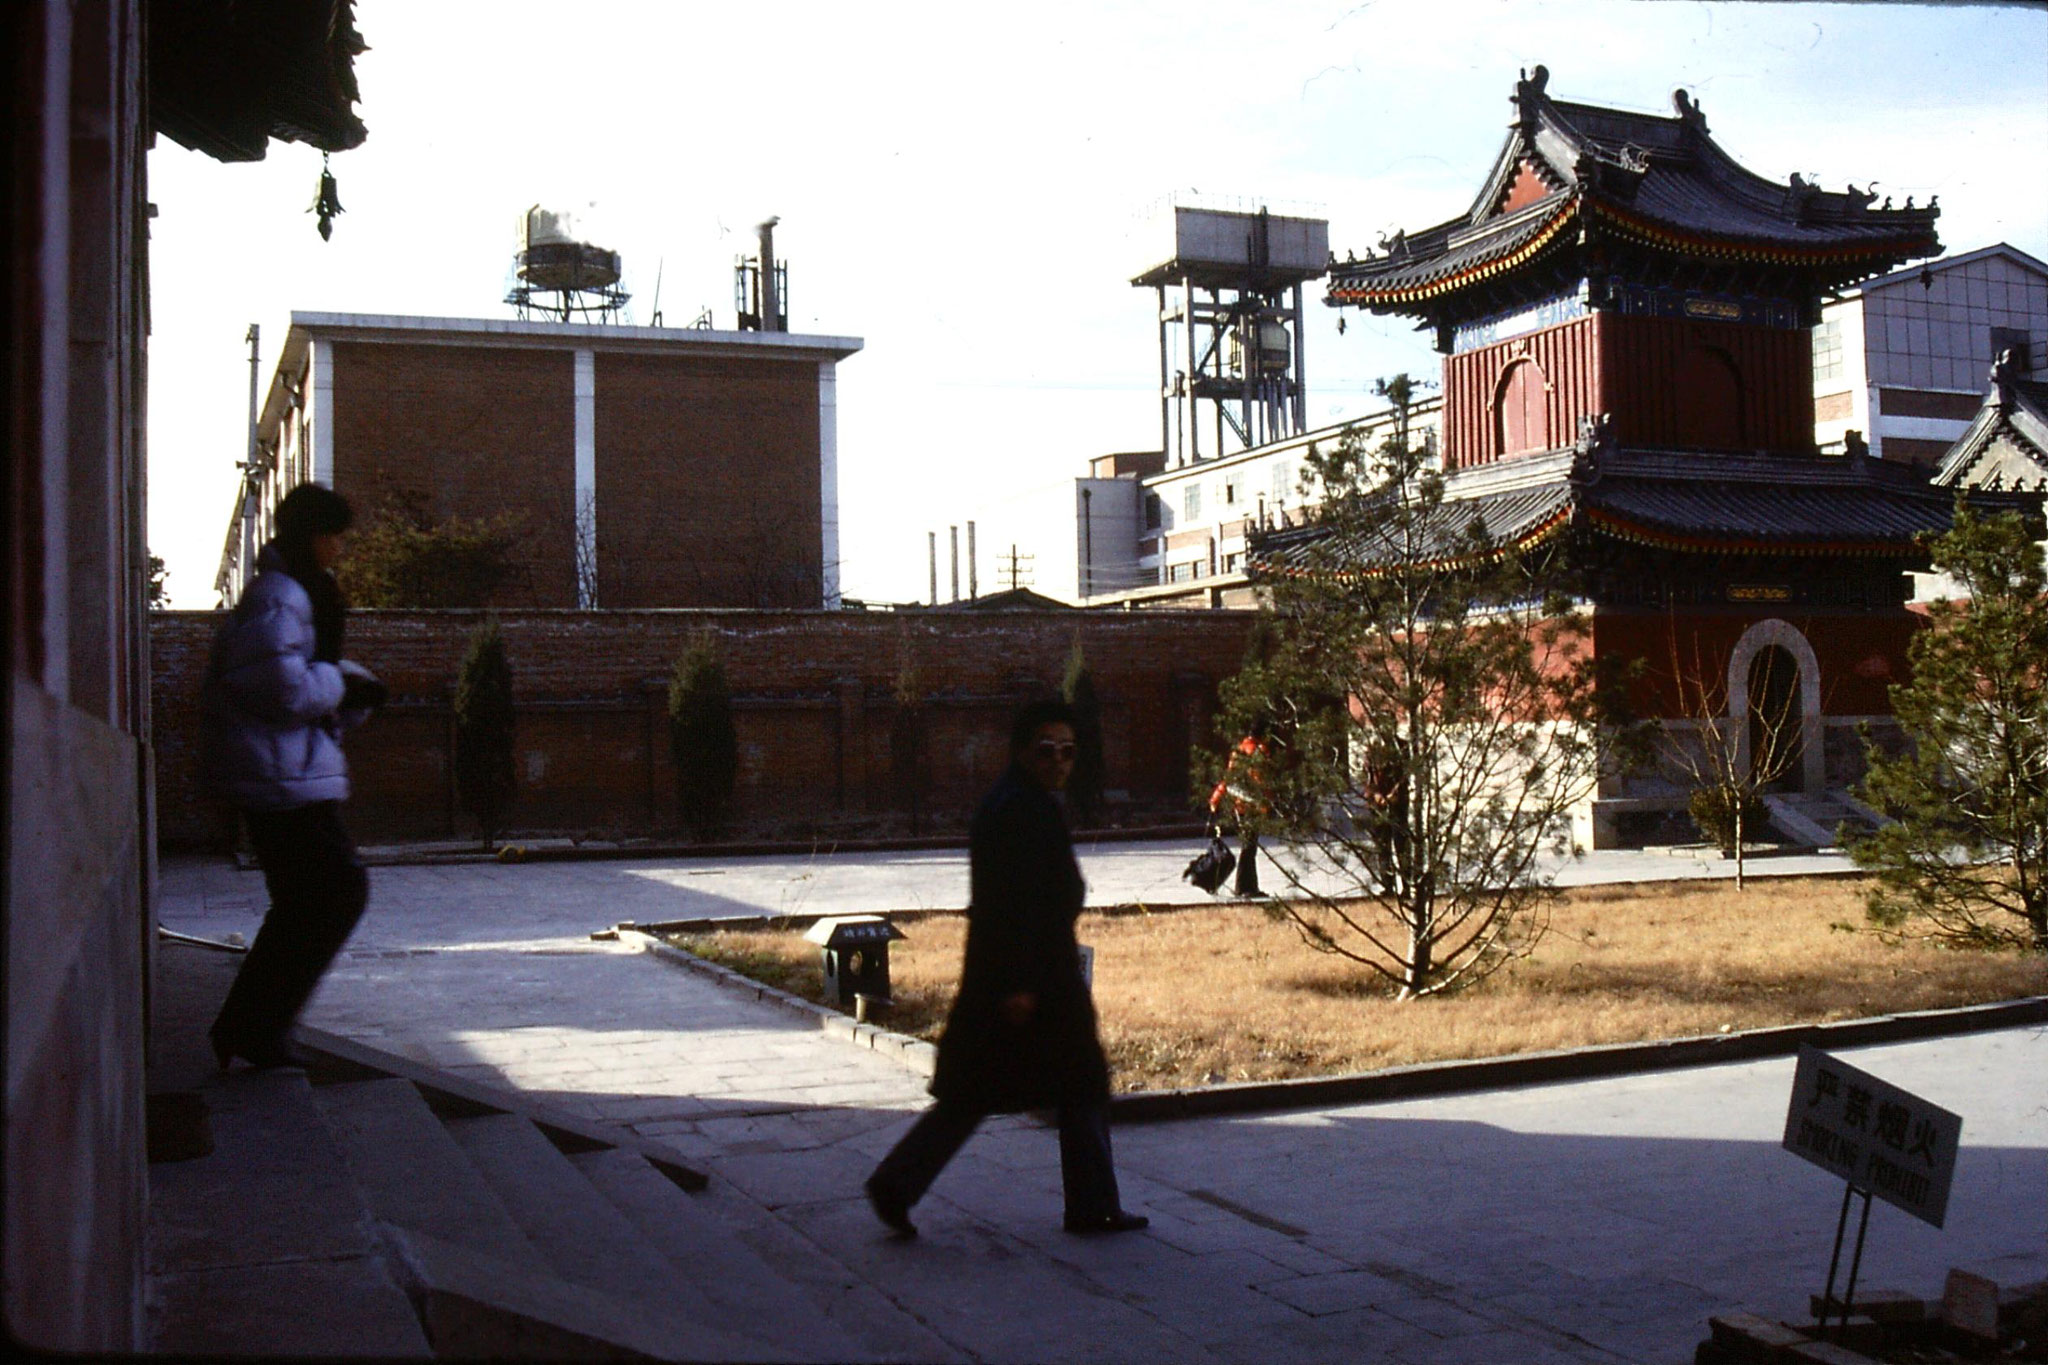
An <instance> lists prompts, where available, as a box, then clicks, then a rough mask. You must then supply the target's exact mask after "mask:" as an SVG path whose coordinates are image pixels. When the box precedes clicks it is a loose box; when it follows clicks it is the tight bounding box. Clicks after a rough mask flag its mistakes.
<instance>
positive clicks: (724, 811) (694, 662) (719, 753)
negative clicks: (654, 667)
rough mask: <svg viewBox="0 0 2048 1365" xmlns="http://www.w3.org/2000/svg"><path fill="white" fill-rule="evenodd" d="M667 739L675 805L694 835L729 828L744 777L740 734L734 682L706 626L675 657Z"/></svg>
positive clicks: (708, 834) (703, 835)
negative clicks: (736, 728) (736, 724)
mask: <svg viewBox="0 0 2048 1365" xmlns="http://www.w3.org/2000/svg"><path fill="white" fill-rule="evenodd" d="M668 745H669V754H670V756H671V757H672V758H673V759H674V760H675V769H676V809H677V811H678V812H679V813H680V815H681V816H682V822H683V824H684V826H685V827H686V828H688V830H689V831H690V835H691V837H692V838H694V839H697V840H699V841H702V840H706V839H710V838H712V837H713V836H714V835H716V834H717V833H718V832H719V831H720V830H721V829H723V828H724V826H725V823H726V820H727V818H728V816H729V815H730V812H731V807H732V794H733V790H734V788H735V787H736V786H737V785H738V782H739V766H740V760H739V736H738V734H737V733H736V732H735V731H734V729H733V721H732V688H731V685H730V684H729V683H728V682H727V681H726V676H725V665H724V663H723V662H721V661H720V659H719V656H718V642H717V641H716V640H715V639H714V638H713V637H712V636H711V635H710V634H709V633H708V632H707V633H705V634H703V635H700V636H698V637H697V638H696V640H694V641H693V642H692V643H691V645H690V648H689V650H688V652H687V653H685V654H684V655H683V657H682V658H680V659H678V660H676V664H675V670H674V672H673V673H672V674H671V675H670V677H669V684H668Z"/></svg>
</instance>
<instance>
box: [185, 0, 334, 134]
mask: <svg viewBox="0 0 2048 1365" xmlns="http://www.w3.org/2000/svg"><path fill="white" fill-rule="evenodd" d="M148 23H149V64H148V73H149V108H150V120H151V123H152V125H153V127H154V129H155V131H157V132H159V133H162V134H163V135H164V136H165V137H168V138H170V139H171V140H172V141H174V142H179V143H182V144H184V145H185V146H187V147H190V148H192V149H193V150H194V151H198V152H204V153H205V154H206V155H208V156H210V157H214V158H215V159H217V160H220V161H261V160H262V159H263V156H264V153H265V152H266V151H267V150H268V148H269V145H270V139H272V138H278V139H280V140H282V141H286V142H304V143H309V144H311V145H312V146H315V147H318V148H319V149H320V150H322V151H326V152H340V151H346V150H348V149H349V148H351V147H355V146H359V145H360V144H361V143H362V141H363V139H364V138H365V137H366V136H368V130H367V129H366V128H365V127H364V126H363V122H362V120H361V119H359V118H357V117H356V114H355V102H356V100H357V98H358V91H357V87H356V76H355V59H356V56H357V54H359V53H361V52H363V51H364V50H365V47H364V44H363V40H362V37H361V35H360V34H358V33H357V32H356V27H355V4H354V0H149V16H148Z"/></svg>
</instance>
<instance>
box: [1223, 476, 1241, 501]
mask: <svg viewBox="0 0 2048 1365" xmlns="http://www.w3.org/2000/svg"><path fill="white" fill-rule="evenodd" d="M1243 501H1244V475H1242V474H1232V475H1231V476H1230V477H1229V478H1227V479H1225V480H1224V481H1223V505H1224V506H1226V507H1235V506H1237V505H1238V504H1239V503H1241V502H1243Z"/></svg>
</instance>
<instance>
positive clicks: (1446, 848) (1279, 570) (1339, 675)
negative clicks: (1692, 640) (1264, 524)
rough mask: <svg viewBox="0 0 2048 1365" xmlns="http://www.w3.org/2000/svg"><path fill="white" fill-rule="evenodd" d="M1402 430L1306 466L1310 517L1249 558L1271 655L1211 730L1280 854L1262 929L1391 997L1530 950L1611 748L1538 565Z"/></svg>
mask: <svg viewBox="0 0 2048 1365" xmlns="http://www.w3.org/2000/svg"><path fill="white" fill-rule="evenodd" d="M1388 388H1389V391H1390V392H1389V396H1390V397H1394V398H1395V399H1396V402H1397V403H1398V402H1400V401H1401V395H1405V385H1397V384H1394V383H1391V382H1390V384H1389V386H1388ZM1404 427H1405V424H1398V425H1397V428H1396V430H1395V432H1394V434H1393V435H1391V436H1390V437H1389V438H1388V439H1387V440H1386V441H1385V443H1383V444H1382V445H1380V446H1379V447H1378V448H1377V449H1372V450H1368V449H1366V448H1364V442H1363V441H1362V440H1360V439H1357V438H1356V437H1353V438H1349V439H1346V440H1345V441H1343V442H1342V443H1340V444H1339V445H1338V446H1337V447H1336V448H1335V449H1327V450H1318V451H1315V452H1313V453H1311V455H1310V456H1309V457H1308V464H1309V477H1310V478H1312V479H1313V481H1314V484H1315V489H1314V491H1315V494H1316V497H1317V501H1318V503H1319V511H1318V514H1317V519H1316V521H1315V523H1314V524H1313V525H1312V526H1311V527H1310V528H1308V529H1307V530H1305V531H1301V532H1289V533H1281V534H1280V535H1278V536H1276V537H1273V538H1271V539H1270V540H1268V541H1267V542H1266V543H1265V544H1264V545H1263V546H1262V547H1261V551H1260V554H1259V556H1258V558H1257V560H1256V561H1255V565H1254V573H1255V576H1256V578H1257V580H1258V581H1259V582H1261V583H1262V584H1263V585H1264V587H1265V588H1266V590H1267V594H1268V597H1269V605H1268V606H1267V607H1266V608H1265V610H1266V611H1267V612H1268V614H1269V625H1270V638H1271V641H1272V644H1271V647H1270V649H1268V650H1266V651H1263V652H1261V653H1260V654H1258V655H1255V656H1254V657H1253V658H1252V659H1250V660H1249V661H1248V662H1247V663H1246V665H1245V667H1244V669H1243V670H1242V671H1241V672H1240V673H1239V674H1237V675H1236V677H1234V678H1232V679H1230V680H1229V681H1227V682H1226V684H1225V686H1224V689H1223V693H1224V696H1223V699H1224V714H1223V716H1222V718H1221V720H1220V733H1222V734H1224V735H1226V736H1229V737H1230V738H1232V739H1234V738H1235V737H1236V736H1238V735H1241V734H1249V733H1253V732H1254V730H1255V729H1258V728H1259V727H1260V726H1263V733H1264V734H1265V735H1266V736H1267V737H1268V744H1269V746H1270V750H1271V758H1270V760H1269V761H1267V762H1264V763H1262V764H1260V765H1259V766H1258V768H1257V777H1256V781H1257V784H1258V786H1259V788H1260V790H1259V791H1258V792H1257V793H1255V796H1256V798H1257V799H1255V800H1253V801H1249V802H1247V803H1246V806H1247V810H1248V811H1250V812H1251V814H1250V818H1249V819H1248V822H1247V823H1248V824H1250V825H1253V826H1255V827H1256V832H1257V833H1258V834H1259V835H1260V836H1261V838H1262V840H1264V841H1265V842H1266V844H1267V847H1269V848H1272V847H1274V845H1275V844H1278V845H1279V846H1281V848H1282V849H1283V850H1284V852H1282V854H1281V856H1278V857H1276V858H1274V859H1273V860H1272V865H1273V867H1274V868H1275V870H1276V871H1277V872H1278V873H1279V875H1280V876H1281V877H1283V878H1284V879H1285V881H1286V883H1287V890H1286V891H1285V892H1284V893H1283V894H1282V895H1280V896H1279V897H1276V898H1275V899H1274V900H1273V901H1272V902H1271V903H1270V907H1269V913H1272V914H1274V915H1276V916H1278V917H1282V918H1285V919H1286V920H1288V921H1289V922H1290V923H1292V924H1293V926H1294V927H1295V928H1296V929H1297V930H1298V931H1299V932H1300V934H1301V936H1302V938H1303V940H1304V941H1305V942H1306V943H1307V944H1308V945H1309V946H1310V947H1312V948H1315V949H1317V950H1318V951H1321V952H1325V953H1329V954H1332V955H1334V956H1337V957H1341V958H1344V959H1346V960H1347V961H1350V962H1353V963H1356V964H1357V965H1358V966H1359V967H1360V968H1361V969H1363V970H1364V971H1365V972H1367V973H1368V974H1370V975H1371V976H1374V977H1377V978H1379V979H1380V980H1382V981H1384V982H1385V983H1386V984H1387V985H1388V986H1389V987H1390V988H1391V989H1392V990H1393V992H1394V993H1395V995H1396V996H1397V998H1400V999H1404V1000H1408V999H1416V998H1419V997H1423V996H1429V995H1434V994H1437V993H1440V992H1443V991H1448V990H1451V989H1454V988H1457V987H1459V986H1462V985H1465V984H1468V983H1470V982H1472V981H1476V980H1478V979H1480V978H1482V977H1484V976H1486V975H1487V974H1489V973H1490V972H1492V971H1494V970H1496V969H1498V968H1499V967H1501V966H1503V965H1504V964H1506V963H1508V962H1511V961H1513V960H1514V959H1516V958H1517V957H1521V956H1525V955H1527V953H1528V952H1529V951H1530V950H1531V949H1532V948H1533V947H1534V945H1535V943H1536V942H1537V941H1538V939H1540V938H1541V936H1542V934H1543V931H1544V929H1545V928H1546V927H1547V925H1548V911H1549V907H1550V905H1551V903H1552V900H1553V898H1554V896H1555V890H1554V887H1553V885H1552V875H1551V873H1550V871H1549V870H1548V869H1547V867H1546V864H1545V855H1546V854H1557V853H1563V852H1568V851H1570V850H1572V849H1573V841H1572V835H1571V817H1572V814H1573V812H1574V810H1575V809H1576V808H1578V807H1579V806H1580V805H1581V803H1582V802H1584V801H1585V800H1587V799H1588V798H1589V797H1590V796H1591V794H1592V792H1593V790H1594V788H1595V786H1596V784H1597V782H1598V779H1599V777H1600V775H1601V773H1602V771H1603V767H1604V766H1606V765H1608V764H1609V763H1610V762H1612V761H1614V760H1615V758H1616V756H1617V755H1618V753H1619V749H1618V747H1617V745H1616V744H1615V743H1614V740H1615V738H1616V736H1617V734H1618V733H1619V732H1618V731H1617V729H1616V728H1614V727H1612V726H1610V725H1608V724H1607V723H1605V722H1606V721H1607V720H1608V719H1609V717H1608V716H1607V715H1606V713H1605V710H1604V707H1605V703H1606V701H1607V699H1608V698H1609V697H1610V696H1611V695H1612V693H1611V690H1603V689H1601V688H1600V687H1599V686H1597V685H1596V683H1597V679H1596V676H1595V670H1594V667H1593V665H1592V661H1591V660H1590V659H1589V658H1588V654H1589V651H1588V650H1586V649H1585V648H1584V626H1583V622H1582V621H1581V620H1580V619H1579V617H1578V616H1577V615H1576V614H1575V613H1574V612H1573V611H1572V609H1571V607H1570V604H1569V603H1568V602H1567V601H1566V600H1564V599H1563V598H1562V596H1560V595H1559V594H1556V593H1554V592H1551V591H1549V590H1548V584H1547V573H1546V568H1545V565H1544V564H1542V563H1541V562H1533V561H1531V560H1528V559H1525V558H1524V557H1522V556H1521V555H1518V554H1516V553H1515V552H1514V551H1513V549H1512V548H1511V547H1509V546H1505V545H1502V544H1499V543H1497V542H1496V541H1494V539H1493V538H1492V536H1491V535H1490V533H1489V532H1488V530H1487V528H1486V526H1485V525H1484V523H1483V522H1482V521H1480V520H1478V519H1476V518H1473V517H1471V516H1470V514H1469V513H1467V512H1465V511H1464V510H1463V509H1460V508H1458V507H1457V506H1456V505H1455V504H1447V503H1445V501H1444V489H1443V481H1442V478H1441V476H1439V475H1438V474H1437V473H1436V471H1435V469H1434V468H1433V462H1432V461H1431V460H1429V459H1428V458H1427V456H1426V453H1425V452H1424V451H1422V450H1420V449H1416V448H1414V447H1412V446H1411V445H1410V443H1409V441H1408V440H1407V439H1405V436H1404ZM1207 758H1208V765H1209V768H1210V771H1211V773H1212V778H1211V780H1214V777H1213V774H1217V773H1220V772H1221V771H1222V766H1223V762H1224V756H1223V755H1221V754H1217V755H1209V756H1207Z"/></svg>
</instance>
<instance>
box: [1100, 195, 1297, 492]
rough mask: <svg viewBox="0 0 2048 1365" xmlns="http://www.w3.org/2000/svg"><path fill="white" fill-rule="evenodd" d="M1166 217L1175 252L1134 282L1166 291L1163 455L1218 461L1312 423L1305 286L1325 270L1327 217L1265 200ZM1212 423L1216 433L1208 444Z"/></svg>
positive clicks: (1179, 208)
mask: <svg viewBox="0 0 2048 1365" xmlns="http://www.w3.org/2000/svg"><path fill="white" fill-rule="evenodd" d="M1169 216H1170V221H1171V224H1172V239H1171V243H1170V245H1169V246H1168V248H1167V249H1168V251H1169V254H1168V255H1167V256H1166V257H1165V259H1164V260H1161V261H1160V263H1159V264H1157V265H1154V266H1152V267H1151V268H1150V269H1147V270H1146V271H1144V272H1143V273H1142V274H1140V275H1138V276H1137V277H1136V278H1134V279H1133V280H1132V281H1131V283H1132V284H1133V285H1134V286H1136V287H1138V288H1150V289H1152V290H1154V291H1155V292H1156V294H1157V297H1158V303H1159V440H1160V449H1161V450H1163V451H1164V452H1165V454H1166V460H1167V463H1168V464H1169V465H1171V466H1179V465H1185V464H1192V463H1194V462H1196V461H1198V460H1204V459H1215V458H1217V457H1219V456H1222V455H1229V454H1233V453H1235V452H1236V451H1238V450H1246V449H1250V448H1251V447H1253V446H1261V445H1266V444H1268V443H1269V442H1272V441H1278V440H1284V439H1286V438H1287V437H1289V436H1296V435H1299V434H1301V433H1302V432H1303V431H1306V430H1307V429H1308V392H1307V373H1308V371H1307V365H1306V362H1305V357H1304V355H1303V350H1304V347H1303V328H1302V311H1301V287H1302V285H1303V283H1304V282H1306V281H1308V280H1313V279H1316V278H1318V277H1320V276H1321V275H1322V274H1323V273H1324V272H1325V271H1326V270H1327V269H1328V266H1329V260H1330V225H1329V223H1328V222H1327V221H1325V220H1323V219H1320V218H1291V217H1281V216H1278V215H1276V214H1273V213H1270V212H1268V211H1267V210H1266V209H1265V208H1263V207H1261V208H1259V209H1258V210H1257V211H1255V212H1246V211H1231V210H1223V209H1210V208H1193V207H1188V206H1184V205H1177V204H1176V205H1171V206H1170V215H1169ZM1164 221H1165V220H1164V219H1163V220H1162V227H1163V226H1164ZM1155 259H1157V258H1156V257H1155ZM1205 405H1206V406H1205ZM1204 427H1209V428H1211V429H1212V431H1213V435H1211V436H1210V437H1209V438H1208V443H1207V444H1206V446H1205V444H1204V436H1203V428H1204Z"/></svg>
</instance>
